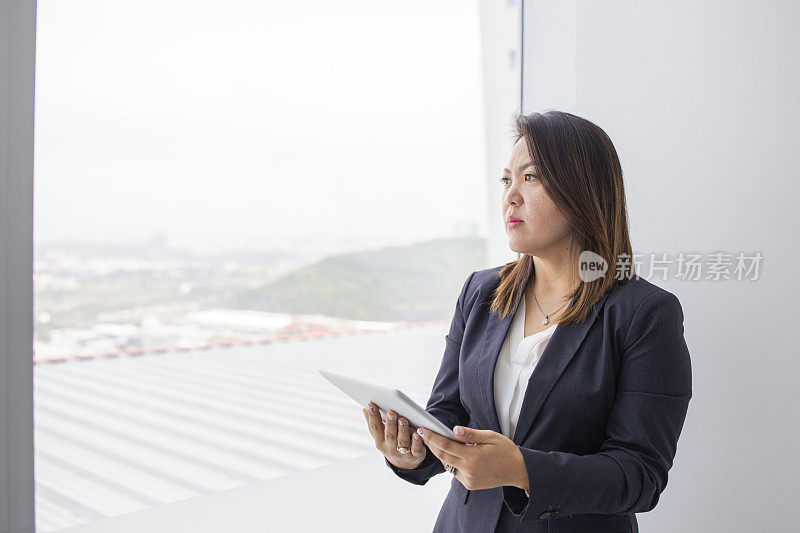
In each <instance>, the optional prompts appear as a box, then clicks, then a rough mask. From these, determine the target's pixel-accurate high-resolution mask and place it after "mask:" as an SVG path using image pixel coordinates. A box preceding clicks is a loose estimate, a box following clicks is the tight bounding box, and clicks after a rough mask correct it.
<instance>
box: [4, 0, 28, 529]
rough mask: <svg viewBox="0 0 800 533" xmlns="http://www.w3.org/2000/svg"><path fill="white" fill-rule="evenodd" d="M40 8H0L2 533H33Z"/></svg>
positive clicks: (11, 0)
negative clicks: (35, 122) (35, 179)
mask: <svg viewBox="0 0 800 533" xmlns="http://www.w3.org/2000/svg"><path fill="white" fill-rule="evenodd" d="M35 28H36V1H35V0H0V533H7V532H13V533H25V532H29V531H33V529H34V528H33V524H34V520H33V320H32V318H33V86H34V78H33V73H34V44H35Z"/></svg>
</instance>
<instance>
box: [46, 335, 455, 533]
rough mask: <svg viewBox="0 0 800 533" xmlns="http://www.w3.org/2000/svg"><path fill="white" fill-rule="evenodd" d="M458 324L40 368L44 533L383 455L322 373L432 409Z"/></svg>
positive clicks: (348, 401) (349, 402) (356, 411)
mask: <svg viewBox="0 0 800 533" xmlns="http://www.w3.org/2000/svg"><path fill="white" fill-rule="evenodd" d="M445 333H446V326H445V327H443V326H442V325H441V323H439V324H435V325H429V326H427V327H422V328H413V329H406V330H403V331H392V332H385V333H372V334H368V335H354V336H346V337H340V338H322V339H309V340H288V341H286V342H281V343H274V344H270V345H255V346H231V347H227V348H212V349H207V350H191V351H180V352H178V351H174V352H166V353H157V354H145V355H137V356H124V357H117V358H97V359H88V360H68V361H65V362H60V363H50V364H38V365H36V366H35V367H34V368H35V370H34V417H35V419H34V423H35V432H36V433H35V467H36V472H35V475H36V527H37V530H38V531H54V530H58V529H61V528H65V527H69V526H73V525H77V524H82V523H86V522H91V521H93V520H96V519H98V518H102V517H109V516H117V515H120V514H123V513H128V512H133V511H137V510H141V509H145V508H148V507H151V506H153V505H159V504H164V503H169V502H175V501H179V500H184V499H187V498H192V497H195V496H199V495H201V494H205V493H208V492H212V491H219V490H225V489H229V488H232V487H236V486H240V485H243V484H247V483H250V482H253V481H257V480H265V479H270V478H275V477H279V476H284V475H287V474H291V473H292V472H297V471H300V470H305V469H310V468H315V467H318V466H323V465H326V464H331V463H335V462H337V461H342V460H346V459H352V458H356V457H360V456H363V455H366V454H369V453H377V452H376V451H375V448H374V445H373V444H372V439H371V437H370V435H369V432H368V430H367V427H366V423H365V421H364V418H363V415H362V413H361V411H360V409H359V406H358V405H357V404H356V403H355V402H354V401H353V400H351V399H350V398H349V397H347V396H346V395H344V394H343V393H341V392H340V391H339V390H338V389H336V388H335V387H334V386H333V385H331V384H330V383H328V382H327V381H326V380H325V379H324V378H322V376H320V375H319V373H318V372H317V369H318V368H319V367H324V368H328V369H331V370H336V371H339V372H343V373H349V374H351V375H353V376H356V377H361V378H363V379H369V380H373V381H375V382H378V383H382V384H385V385H392V386H397V387H398V388H401V389H402V390H403V391H404V392H406V394H408V395H409V396H411V397H412V398H413V399H414V400H416V401H417V402H418V403H420V404H421V405H423V406H424V405H425V402H426V401H427V399H428V395H429V393H430V387H431V386H432V384H433V380H434V378H435V375H436V372H437V371H438V368H439V364H440V362H441V357H442V353H443V350H444V346H445V341H444V335H445Z"/></svg>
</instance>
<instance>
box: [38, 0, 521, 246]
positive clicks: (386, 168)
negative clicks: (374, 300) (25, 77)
mask: <svg viewBox="0 0 800 533" xmlns="http://www.w3.org/2000/svg"><path fill="white" fill-rule="evenodd" d="M410 34H413V39H410V38H409V35H410ZM36 68H37V71H36V125H35V127H36V131H35V165H36V166H35V181H34V185H35V191H34V192H35V194H34V235H35V239H36V240H37V241H38V242H41V243H53V242H58V241H72V242H76V241H80V242H94V243H121V244H124V243H126V242H129V243H142V242H148V241H149V240H150V239H151V238H153V236H162V237H163V238H164V239H165V240H166V242H167V243H168V244H169V245H170V246H174V247H178V248H183V249H193V250H196V251H213V250H217V249H269V248H276V247H290V246H302V245H303V243H308V245H309V246H313V245H314V243H319V242H322V241H327V242H329V243H331V244H330V245H333V246H337V245H334V244H333V243H340V244H341V243H344V242H352V243H362V244H363V243H376V244H377V243H387V244H388V243H392V242H398V243H401V242H409V243H410V242H419V241H425V240H430V239H434V238H441V237H452V236H462V235H476V234H477V235H486V233H487V227H486V218H487V216H486V210H487V207H486V205H485V203H486V202H485V198H486V194H487V191H486V179H485V172H486V170H485V164H486V163H485V161H486V153H485V152H486V149H485V142H484V129H483V120H484V119H483V94H482V75H483V74H482V71H481V42H480V26H479V18H478V9H477V3H475V2H460V1H457V0H452V1H447V2H436V3H430V2H427V1H423V0H420V1H415V2H408V1H406V2H375V1H355V0H350V1H348V2H345V3H336V4H330V3H326V2H322V1H319V2H318V3H316V4H314V6H312V7H310V6H309V5H308V3H303V4H290V3H280V4H275V5H274V6H273V5H270V4H264V3H261V2H234V3H228V4H226V9H225V10H220V9H219V4H218V3H214V4H212V3H210V2H186V3H175V2H154V3H152V4H150V3H142V2H140V1H138V2H114V3H113V4H112V3H106V2H102V1H99V0H91V1H87V2H82V3H80V4H77V3H75V2H63V1H59V2H56V1H53V0H40V2H39V13H38V16H37V67H36ZM509 150H510V144H509ZM488 194H490V195H493V194H494V195H495V196H497V199H498V201H500V189H499V188H498V189H497V190H490V191H488ZM499 223H500V221H498V224H499Z"/></svg>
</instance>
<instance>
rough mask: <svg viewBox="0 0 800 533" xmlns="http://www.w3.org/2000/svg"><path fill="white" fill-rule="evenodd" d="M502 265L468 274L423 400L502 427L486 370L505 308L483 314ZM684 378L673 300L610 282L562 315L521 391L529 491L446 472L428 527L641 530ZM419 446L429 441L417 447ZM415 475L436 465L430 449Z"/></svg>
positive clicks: (431, 408)
mask: <svg viewBox="0 0 800 533" xmlns="http://www.w3.org/2000/svg"><path fill="white" fill-rule="evenodd" d="M501 268H502V265H501V266H498V267H494V268H489V269H485V270H479V271H477V272H473V273H472V274H471V275H470V276H469V277H468V278H467V281H466V282H465V283H464V287H463V289H462V290H461V294H460V295H459V297H458V300H457V303H456V308H455V314H454V316H453V320H452V323H451V325H450V332H449V333H448V334H447V335H446V336H445V351H444V357H443V359H442V364H441V367H440V369H439V373H438V375H437V376H436V380H435V382H434V385H433V391H432V393H431V396H430V399H429V400H428V404H427V407H426V410H427V411H428V412H429V413H431V414H432V415H433V416H435V417H436V418H437V419H439V420H440V421H441V422H442V423H444V424H445V425H446V426H447V427H450V428H452V427H453V426H456V425H462V426H468V427H472V428H476V429H490V430H493V431H496V432H497V433H502V430H501V429H500V422H499V420H498V417H497V411H496V409H495V403H494V368H495V363H496V361H497V357H498V355H499V353H500V349H501V347H502V345H503V341H504V340H505V337H506V333H507V332H508V329H509V327H510V325H511V322H512V320H513V318H514V315H513V314H510V315H508V316H507V317H506V318H505V319H503V320H500V319H499V318H498V315H496V314H495V313H490V312H489V305H490V304H491V298H492V293H493V291H494V289H495V288H496V287H497V286H498V284H499V282H500V277H499V272H500V269H501ZM691 396H692V377H691V363H690V359H689V350H688V349H687V346H686V341H685V340H684V335H683V310H682V308H681V304H680V302H679V301H678V298H677V297H676V296H675V295H674V294H672V293H671V292H668V291H666V290H664V289H662V288H660V287H657V286H656V285H654V284H652V283H650V282H648V281H647V280H645V279H643V278H640V277H636V278H633V279H631V280H630V281H628V282H627V283H625V284H617V285H615V286H614V287H613V288H612V289H611V290H610V291H608V292H607V293H606V294H605V295H603V297H602V298H601V299H600V300H599V301H598V302H597V303H596V304H595V306H594V307H593V309H592V312H591V313H590V315H589V316H588V317H587V318H586V319H585V320H584V321H582V322H580V323H573V324H559V325H558V327H557V328H556V330H555V333H554V334H553V336H552V337H551V338H550V341H549V343H548V345H547V347H546V348H545V350H544V353H543V354H542V356H541V358H540V360H539V362H538V363H537V365H536V369H535V370H534V371H533V374H532V375H531V378H530V381H529V382H528V388H527V390H526V392H525V396H524V398H523V403H522V409H521V411H520V415H519V421H518V423H517V427H516V431H515V434H514V439H513V441H514V443H515V444H517V446H518V447H519V449H520V451H521V452H522V456H523V458H524V461H525V467H526V469H527V471H528V479H529V482H530V498H528V496H526V494H525V491H524V490H522V489H520V488H517V487H512V486H502V487H495V488H491V489H483V490H472V491H470V490H467V488H466V487H464V485H462V484H461V482H460V481H458V479H457V478H456V477H455V476H453V478H452V483H451V488H450V492H449V493H448V494H447V497H446V498H445V500H444V503H443V505H442V508H441V511H440V512H439V516H438V518H437V520H436V523H435V525H434V528H433V531H434V532H440V533H445V532H447V533H455V532H470V533H474V532H492V531H497V532H507V531H541V532H545V531H547V532H554V531H558V532H565V533H567V532H569V533H578V532H581V533H589V532H591V533H602V532H609V533H612V532H622V531H627V532H638V531H639V528H638V524H637V521H636V515H635V514H634V513H643V512H646V511H649V510H651V509H653V508H654V507H655V506H656V503H657V502H658V499H659V496H660V494H661V492H662V491H663V490H664V488H665V487H666V485H667V472H668V471H669V469H670V467H671V466H672V461H673V458H674V457H675V451H676V447H677V442H678V436H679V435H680V432H681V429H682V428H683V422H684V419H685V418H686V411H687V408H688V405H689V399H690V398H691ZM426 448H427V445H426ZM426 452H427V454H426V457H425V459H424V460H423V461H422V463H421V464H420V465H419V466H418V467H417V468H414V469H401V468H397V467H395V466H394V465H393V464H392V463H390V462H389V461H388V460H386V464H387V466H388V467H389V468H391V469H392V471H394V473H395V474H397V475H398V476H399V477H400V478H402V479H404V480H406V481H409V482H411V483H414V484H417V485H424V484H425V483H427V482H428V480H429V479H430V478H431V477H433V476H435V475H437V474H440V473H442V472H444V471H445V470H444V466H443V465H442V462H441V461H440V460H439V459H438V458H437V457H436V456H435V455H434V454H433V452H431V451H430V449H427V450H426Z"/></svg>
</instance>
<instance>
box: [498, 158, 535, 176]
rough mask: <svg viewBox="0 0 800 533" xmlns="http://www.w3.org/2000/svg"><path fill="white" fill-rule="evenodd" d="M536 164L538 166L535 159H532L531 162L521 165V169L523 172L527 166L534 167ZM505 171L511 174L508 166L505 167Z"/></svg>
mask: <svg viewBox="0 0 800 533" xmlns="http://www.w3.org/2000/svg"><path fill="white" fill-rule="evenodd" d="M534 166H536V163H534V162H533V161H531V162H530V163H526V164H524V165H522V166H521V167H519V171H520V172H522V171H523V170H525V169H526V168H528V167H534ZM503 172H504V173H506V174H511V171H510V170H508V169H507V168H504V169H503Z"/></svg>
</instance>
